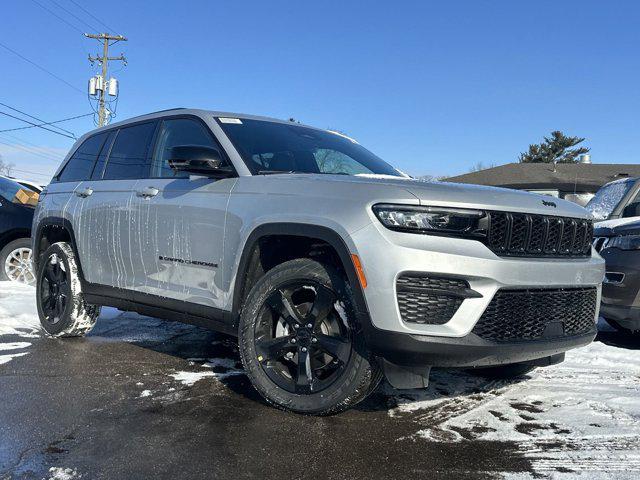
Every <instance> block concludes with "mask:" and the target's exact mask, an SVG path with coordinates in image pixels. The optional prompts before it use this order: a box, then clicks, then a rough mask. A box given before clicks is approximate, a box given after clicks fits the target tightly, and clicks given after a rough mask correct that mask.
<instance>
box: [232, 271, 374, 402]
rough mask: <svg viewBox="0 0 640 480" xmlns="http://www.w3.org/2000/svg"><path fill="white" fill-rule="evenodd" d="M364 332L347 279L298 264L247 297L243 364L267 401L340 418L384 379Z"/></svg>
mask: <svg viewBox="0 0 640 480" xmlns="http://www.w3.org/2000/svg"><path fill="white" fill-rule="evenodd" d="M358 330H359V328H358V326H357V324H356V317H355V314H354V309H353V301H352V294H351V290H350V288H349V285H348V283H347V282H346V281H345V280H344V279H343V278H342V276H341V275H339V274H338V272H336V271H335V270H334V269H333V268H332V267H330V266H328V265H324V264H321V263H319V262H316V261H314V260H310V259H306V258H301V259H296V260H291V261H288V262H285V263H283V264H281V265H279V266H277V267H275V268H273V269H272V270H269V271H268V272H267V273H266V274H265V275H264V276H263V277H262V278H261V279H260V280H259V281H258V282H257V283H256V285H255V286H254V287H253V288H252V289H251V291H250V292H249V294H248V296H247V298H246V301H245V304H244V308H243V309H242V313H241V316H240V325H239V344H240V354H241V358H242V363H243V365H244V368H245V371H246V373H247V376H248V377H249V379H250V380H251V383H252V384H253V386H254V387H255V388H256V390H257V391H258V392H259V393H260V394H261V395H262V396H263V397H264V398H265V400H266V401H267V402H268V403H270V404H272V405H274V406H276V407H278V408H280V409H283V410H288V411H292V412H296V413H301V414H307V415H329V414H334V413H337V412H340V411H343V410H346V409H348V408H350V407H351V406H353V405H355V404H357V403H358V402H360V401H362V400H363V399H364V398H366V396H367V395H369V394H370V393H371V392H372V391H373V390H374V389H375V387H376V386H377V385H378V383H379V382H380V380H381V378H382V374H381V371H380V369H379V368H378V366H377V364H376V363H375V362H374V361H373V359H371V358H370V355H369V352H368V350H367V349H366V347H365V345H364V340H363V338H362V335H358V334H357V332H358Z"/></svg>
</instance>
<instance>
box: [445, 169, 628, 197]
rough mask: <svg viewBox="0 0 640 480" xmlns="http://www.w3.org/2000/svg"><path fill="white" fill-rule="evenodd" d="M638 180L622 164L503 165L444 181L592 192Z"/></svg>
mask: <svg viewBox="0 0 640 480" xmlns="http://www.w3.org/2000/svg"><path fill="white" fill-rule="evenodd" d="M628 177H640V165H635V164H624V163H608V164H607V163H558V164H556V166H555V171H554V166H553V164H550V163H507V164H506V165H500V166H499V167H493V168H487V169H485V170H480V171H478V172H472V173H467V174H464V175H458V176H455V177H450V178H447V179H445V181H447V182H455V183H474V184H478V185H489V186H494V187H507V188H516V189H521V190H524V189H526V190H536V189H540V190H547V189H553V190H560V191H563V192H596V191H597V190H598V189H599V188H600V187H601V186H603V185H604V184H606V183H609V182H611V181H613V180H619V179H621V178H628Z"/></svg>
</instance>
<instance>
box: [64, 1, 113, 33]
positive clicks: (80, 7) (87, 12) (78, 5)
mask: <svg viewBox="0 0 640 480" xmlns="http://www.w3.org/2000/svg"><path fill="white" fill-rule="evenodd" d="M69 1H70V2H71V3H73V4H74V5H75V6H76V7H78V8H79V9H80V10H82V11H83V12H84V13H86V14H87V15H89V16H90V17H91V18H93V19H94V20H95V21H96V22H98V23H99V24H100V25H102V26H103V27H104V28H106V29H107V31H108V32H114V31H115V29H114V28H111V27H109V26H108V25H106V24H105V23H104V22H103V21H102V20H100V19H99V18H97V17H96V16H94V15H92V14H91V12H89V11H88V10H86V9H85V8H84V7H83V6H82V5H80V4H78V3H76V2H74V0H69Z"/></svg>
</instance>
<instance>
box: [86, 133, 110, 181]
mask: <svg viewBox="0 0 640 480" xmlns="http://www.w3.org/2000/svg"><path fill="white" fill-rule="evenodd" d="M108 135H109V136H108V137H107V140H106V141H105V142H104V143H103V144H102V149H101V150H100V154H99V155H98V161H97V162H96V166H95V167H93V173H92V174H91V180H100V179H101V178H102V173H103V172H104V164H105V162H106V160H107V155H109V149H110V148H111V144H112V143H113V139H114V138H115V136H116V131H115V130H112V131H110V132H108Z"/></svg>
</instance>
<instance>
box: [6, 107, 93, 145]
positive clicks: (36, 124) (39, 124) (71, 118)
mask: <svg viewBox="0 0 640 480" xmlns="http://www.w3.org/2000/svg"><path fill="white" fill-rule="evenodd" d="M0 113H2V114H3V115H7V114H6V113H4V112H0ZM91 115H94V114H93V113H84V114H82V115H76V116H75V117H69V118H63V119H62V120H56V121H55V122H44V123H31V122H27V123H31V125H30V126H28V127H16V128H6V129H4V130H0V133H2V132H15V131H17V130H26V129H28V128H36V127H38V128H43V127H44V126H45V125H51V126H55V125H54V124H55V123H61V122H68V121H69V120H75V119H77V118H84V117H89V116H91ZM13 118H17V117H13ZM18 120H22V119H21V118H19V119H18ZM22 121H23V122H26V120H22ZM57 128H59V127H57ZM44 130H49V129H48V128H45V129H44ZM49 131H50V132H53V133H57V134H58V135H62V136H63V137H68V138H73V139H74V140H75V139H76V138H77V137H76V134H75V133H73V132H69V133H70V134H71V135H72V136H69V135H64V134H63V133H60V132H58V131H56V130H49ZM65 132H68V130H65Z"/></svg>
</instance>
